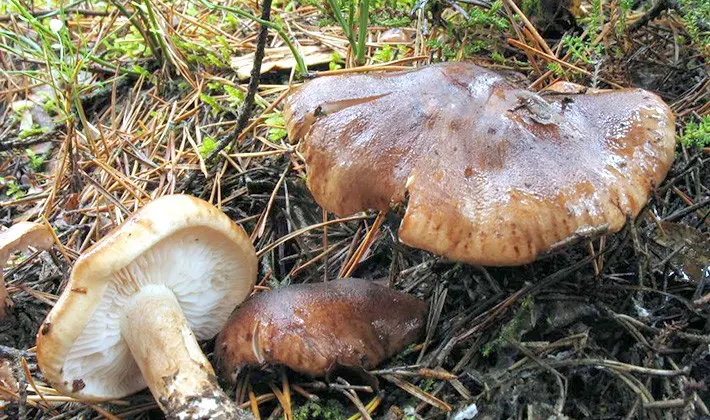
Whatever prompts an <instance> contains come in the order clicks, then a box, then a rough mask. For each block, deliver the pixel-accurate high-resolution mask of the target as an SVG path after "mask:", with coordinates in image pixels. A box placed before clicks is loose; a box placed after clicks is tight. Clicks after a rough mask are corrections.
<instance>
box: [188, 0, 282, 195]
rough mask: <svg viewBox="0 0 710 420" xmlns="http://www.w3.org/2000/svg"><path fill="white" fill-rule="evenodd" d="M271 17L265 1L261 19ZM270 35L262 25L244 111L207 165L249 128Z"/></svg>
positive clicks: (192, 176) (268, 2)
mask: <svg viewBox="0 0 710 420" xmlns="http://www.w3.org/2000/svg"><path fill="white" fill-rule="evenodd" d="M270 16H271V0H264V1H263V2H262V4H261V19H262V20H265V21H268V20H269V19H270ZM268 34H269V28H268V27H267V26H265V25H261V27H260V28H259V35H258V36H257V41H256V51H255V52H254V65H253V66H252V69H251V77H250V79H249V86H248V88H247V95H246V97H245V98H244V103H243V104H242V109H241V110H240V111H239V115H238V116H237V126H236V128H235V129H234V131H233V132H232V133H230V134H227V135H225V136H224V137H222V138H221V139H220V141H219V143H218V144H217V147H215V149H214V150H213V151H212V152H211V153H210V154H209V155H207V158H206V159H205V162H206V163H212V161H213V160H214V159H215V158H216V157H217V155H219V154H220V152H222V150H224V148H225V147H227V145H229V144H230V143H232V142H233V141H234V140H236V139H238V138H239V135H240V134H241V132H242V131H244V129H245V128H246V126H247V123H248V122H249V117H250V116H251V111H252V108H253V107H254V98H255V97H256V90H257V89H258V88H259V79H260V77H261V62H262V60H263V59H264V48H265V47H266V37H267V35H268ZM199 173H200V172H199V171H193V172H192V173H191V174H190V175H189V176H188V178H187V179H186V180H185V182H184V183H183V185H182V186H181V187H180V188H179V191H185V190H187V189H188V188H190V186H191V185H192V183H193V182H194V181H195V179H196V178H197V176H198V174H199Z"/></svg>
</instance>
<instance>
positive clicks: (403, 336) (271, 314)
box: [214, 279, 427, 378]
mask: <svg viewBox="0 0 710 420" xmlns="http://www.w3.org/2000/svg"><path fill="white" fill-rule="evenodd" d="M426 314H427V304H426V303H425V302H424V301H422V300H420V299H417V298H415V297H413V296H410V295H407V294H404V293H401V292H398V291H395V290H392V289H389V288H387V287H384V286H380V285H377V284H375V283H373V282H372V281H368V280H359V279H343V280H336V281H330V282H326V283H316V284H299V285H290V286H286V287H283V288H280V289H276V290H273V291H271V292H265V293H260V294H258V295H256V296H254V297H252V298H250V299H249V300H247V301H246V302H244V303H243V304H242V305H240V306H239V307H238V308H237V309H236V310H235V311H234V313H233V314H232V315H231V316H230V317H229V320H228V321H227V324H226V325H225V327H224V329H223V330H222V331H221V332H220V333H219V335H218V336H217V340H216V341H215V353H214V354H215V365H216V367H217V371H218V372H220V373H221V374H222V375H224V376H226V377H228V378H229V377H231V375H232V374H233V373H234V372H235V371H238V370H239V369H240V368H242V367H244V366H247V365H265V364H272V365H285V366H288V367H289V368H291V369H293V370H294V371H296V372H301V373H305V374H309V375H313V376H323V375H325V374H326V372H327V371H328V370H329V369H330V368H331V367H335V366H336V365H340V366H349V367H362V368H364V369H371V368H373V367H374V366H376V365H377V364H379V363H380V362H382V361H383V360H384V359H386V358H388V357H391V356H392V355H394V354H396V353H398V352H399V351H401V350H402V349H403V348H404V347H406V346H407V345H409V344H411V343H412V342H413V341H415V340H417V339H418V338H419V336H420V335H421V333H422V331H423V329H424V326H425V323H426Z"/></svg>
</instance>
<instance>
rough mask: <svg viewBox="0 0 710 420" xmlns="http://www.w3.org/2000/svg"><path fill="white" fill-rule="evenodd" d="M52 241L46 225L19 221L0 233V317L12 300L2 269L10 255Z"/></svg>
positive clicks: (49, 243)
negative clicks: (6, 287)
mask: <svg viewBox="0 0 710 420" xmlns="http://www.w3.org/2000/svg"><path fill="white" fill-rule="evenodd" d="M53 243H54V235H52V232H51V231H50V230H49V228H48V227H47V226H46V225H43V224H40V223H31V222H20V223H17V224H16V225H13V226H12V227H11V228H10V229H8V230H6V231H5V232H2V233H1V234H0V319H3V318H4V317H5V315H6V313H5V312H6V309H7V308H8V307H9V306H12V301H11V300H10V297H9V295H8V294H7V289H5V281H4V279H3V272H2V269H3V267H4V266H5V263H6V262H7V260H8V259H10V256H11V255H12V254H14V253H15V252H18V251H22V250H24V249H26V248H27V247H30V246H31V247H33V248H37V249H41V250H47V249H49V248H51V247H52V244H53Z"/></svg>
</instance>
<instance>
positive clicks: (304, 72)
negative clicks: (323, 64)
mask: <svg viewBox="0 0 710 420" xmlns="http://www.w3.org/2000/svg"><path fill="white" fill-rule="evenodd" d="M197 1H198V2H200V3H201V4H202V5H203V6H205V7H207V8H208V9H210V10H224V11H226V12H231V13H234V14H235V15H237V16H241V17H243V18H246V19H249V20H252V21H254V22H256V23H258V24H260V25H262V26H265V27H267V28H270V29H273V30H274V31H276V33H277V34H278V35H279V37H280V38H281V39H282V40H283V42H284V43H285V44H286V46H287V47H288V49H289V50H291V54H293V58H294V59H296V67H297V70H298V72H299V73H300V74H301V76H302V77H307V76H308V67H307V66H306V62H305V61H303V57H302V56H301V53H299V52H298V50H297V49H296V47H295V46H294V45H293V43H292V42H291V40H290V39H289V37H288V35H287V34H286V31H284V29H283V28H282V27H281V25H279V24H278V23H274V22H272V21H270V20H265V19H261V18H258V17H256V16H254V15H252V14H251V13H249V12H245V11H244V10H241V9H237V8H236V7H231V6H222V5H220V4H215V3H212V2H211V1H208V0H197ZM255 61H256V60H255Z"/></svg>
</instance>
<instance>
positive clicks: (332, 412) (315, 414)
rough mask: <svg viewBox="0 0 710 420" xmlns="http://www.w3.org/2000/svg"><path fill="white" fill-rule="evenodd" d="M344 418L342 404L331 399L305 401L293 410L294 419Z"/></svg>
mask: <svg viewBox="0 0 710 420" xmlns="http://www.w3.org/2000/svg"><path fill="white" fill-rule="evenodd" d="M346 418H347V415H346V413H345V407H343V404H341V403H340V401H337V400H332V399H329V400H325V401H324V402H314V401H307V402H306V403H305V404H304V405H302V406H300V407H298V408H296V409H295V410H293V419H294V420H316V419H320V420H340V419H346Z"/></svg>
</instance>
